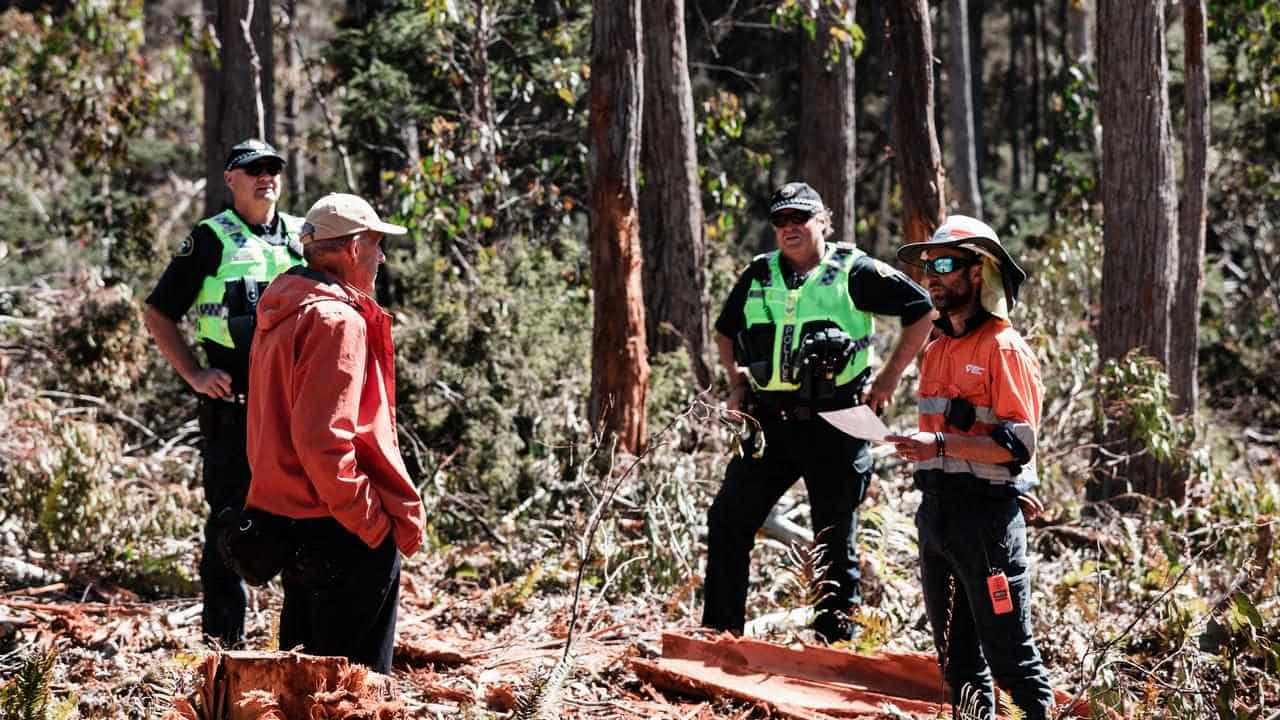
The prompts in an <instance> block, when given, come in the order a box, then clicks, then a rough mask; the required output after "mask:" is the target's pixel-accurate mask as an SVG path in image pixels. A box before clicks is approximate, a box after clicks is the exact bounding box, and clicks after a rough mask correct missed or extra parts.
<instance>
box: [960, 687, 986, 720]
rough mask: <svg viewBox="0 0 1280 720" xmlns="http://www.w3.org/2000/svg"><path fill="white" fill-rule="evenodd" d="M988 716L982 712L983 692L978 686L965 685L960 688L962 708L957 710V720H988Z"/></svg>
mask: <svg viewBox="0 0 1280 720" xmlns="http://www.w3.org/2000/svg"><path fill="white" fill-rule="evenodd" d="M986 718H987V714H986V713H984V712H983V711H982V691H981V690H980V689H978V688H977V687H976V686H974V685H972V684H970V683H965V684H964V687H962V688H960V707H958V708H956V720H986Z"/></svg>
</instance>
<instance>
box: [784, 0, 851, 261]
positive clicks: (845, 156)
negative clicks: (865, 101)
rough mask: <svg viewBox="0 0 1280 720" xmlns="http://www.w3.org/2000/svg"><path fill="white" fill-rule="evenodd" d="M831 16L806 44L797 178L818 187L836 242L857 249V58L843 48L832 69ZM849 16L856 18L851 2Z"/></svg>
mask: <svg viewBox="0 0 1280 720" xmlns="http://www.w3.org/2000/svg"><path fill="white" fill-rule="evenodd" d="M829 12H830V10H829V9H828V8H827V7H826V6H825V4H823V6H822V7H820V8H819V10H818V20H817V32H816V33H815V36H814V39H813V40H812V41H810V40H809V39H808V37H807V36H806V37H805V38H804V40H803V48H804V49H803V52H802V55H801V58H800V97H802V98H804V100H803V102H801V103H800V127H799V130H798V137H799V147H798V148H797V157H798V159H799V162H798V163H797V165H796V168H797V175H796V177H797V178H799V179H800V180H803V181H805V182H807V183H809V184H810V185H812V186H813V188H814V189H815V190H817V191H818V194H819V195H821V196H822V200H823V202H825V203H826V204H827V207H829V208H831V215H832V218H831V219H832V227H833V228H834V230H835V234H834V235H832V236H831V239H832V240H834V241H836V242H845V243H852V242H853V241H854V226H855V224H856V223H857V204H856V202H855V187H856V186H855V184H854V179H855V177H856V175H857V165H856V156H857V135H856V133H855V132H854V131H855V129H856V118H855V117H854V101H853V96H854V75H853V73H854V68H853V56H852V55H851V54H850V53H849V51H848V50H847V49H844V48H842V49H841V50H840V52H839V55H838V57H837V59H836V61H835V62H832V63H828V56H829V53H830V52H831V46H832V44H833V43H837V42H838V41H837V40H836V39H835V38H834V37H832V35H831V28H832V26H833V25H834V24H835V23H833V22H832V19H831V17H830V15H829V14H828V13H829ZM847 12H848V13H849V15H850V16H852V15H853V12H854V3H853V2H852V0H850V2H849V3H848V9H847Z"/></svg>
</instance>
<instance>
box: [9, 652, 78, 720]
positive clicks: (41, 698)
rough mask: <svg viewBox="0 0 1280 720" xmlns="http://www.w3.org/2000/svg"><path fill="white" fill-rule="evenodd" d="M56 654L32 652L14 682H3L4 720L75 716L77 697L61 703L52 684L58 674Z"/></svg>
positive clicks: (13, 679)
mask: <svg viewBox="0 0 1280 720" xmlns="http://www.w3.org/2000/svg"><path fill="white" fill-rule="evenodd" d="M56 659H57V655H56V654H55V653H54V652H53V651H52V650H50V651H48V652H45V653H36V652H34V651H33V652H31V653H29V654H28V655H27V656H26V657H25V658H24V659H23V661H22V664H21V666H20V667H19V668H18V670H17V672H15V673H14V676H13V678H12V679H11V680H6V681H3V682H0V720H65V719H66V718H70V717H73V715H74V713H75V709H76V701H75V698H74V697H69V698H66V699H63V700H61V701H57V700H56V699H55V698H54V696H53V691H52V689H51V685H52V683H53V675H54V661H55V660H56Z"/></svg>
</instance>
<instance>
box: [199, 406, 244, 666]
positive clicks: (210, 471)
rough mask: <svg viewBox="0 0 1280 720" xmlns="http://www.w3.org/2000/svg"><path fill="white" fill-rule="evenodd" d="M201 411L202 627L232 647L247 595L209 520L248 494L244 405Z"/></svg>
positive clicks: (241, 503) (239, 504) (238, 636)
mask: <svg viewBox="0 0 1280 720" xmlns="http://www.w3.org/2000/svg"><path fill="white" fill-rule="evenodd" d="M199 413H200V414H199V422H200V432H201V434H202V435H204V454H203V458H204V467H203V470H202V472H201V481H202V484H203V485H204V497H205V500H206V501H207V502H208V503H209V517H207V518H206V519H205V523H204V548H203V551H202V553H201V556H200V587H201V590H202V592H203V594H204V610H203V611H202V612H201V615H200V627H201V630H202V631H203V632H204V634H205V635H206V636H208V637H210V638H214V639H216V640H217V641H218V642H220V643H222V645H223V646H224V647H228V648H230V647H234V646H236V645H238V644H240V643H241V642H242V641H243V640H244V611H245V605H246V600H247V596H246V594H245V589H244V584H243V583H242V582H241V581H240V576H239V575H236V573H235V571H233V570H232V569H231V568H229V567H227V565H226V563H224V562H223V561H222V557H221V556H220V555H219V554H218V546H217V539H216V538H215V536H214V532H215V530H214V527H213V519H214V518H216V517H217V516H218V513H219V512H221V511H222V509H223V508H228V507H235V508H236V509H239V508H243V507H244V500H245V497H246V496H247V495H248V493H249V459H248V457H247V456H246V454H245V434H246V426H245V417H246V416H245V406H244V405H239V404H235V403H229V402H223V401H221V400H213V399H210V398H201V399H200V411H199Z"/></svg>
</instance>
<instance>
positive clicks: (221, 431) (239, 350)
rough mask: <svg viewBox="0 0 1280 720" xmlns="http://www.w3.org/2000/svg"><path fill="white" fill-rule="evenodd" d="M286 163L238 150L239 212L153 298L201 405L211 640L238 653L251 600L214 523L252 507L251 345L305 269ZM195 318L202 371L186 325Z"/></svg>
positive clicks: (149, 320)
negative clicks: (282, 280) (225, 558)
mask: <svg viewBox="0 0 1280 720" xmlns="http://www.w3.org/2000/svg"><path fill="white" fill-rule="evenodd" d="M284 165H285V161H284V157H283V156H281V155H280V153H278V152H276V149H275V148H273V147H271V146H270V145H268V144H267V143H265V142H262V141H261V140H245V141H244V142H242V143H240V144H238V145H236V146H235V147H233V148H231V152H230V153H229V154H228V155H227V162H226V171H225V172H224V173H223V175H222V177H223V179H224V181H225V182H226V183H227V188H228V189H230V191H231V196H232V202H233V204H232V207H230V208H227V209H226V210H224V211H222V212H220V213H218V214H217V215H214V216H213V217H209V218H205V219H204V220H201V221H200V222H199V223H198V224H197V225H196V227H195V228H194V229H193V230H192V231H191V234H190V235H188V236H187V237H186V239H185V240H183V241H182V244H181V245H180V246H179V247H178V249H177V251H176V252H175V253H174V255H173V258H172V259H171V260H170V261H169V265H168V267H166V268H165V271H164V274H163V275H161V276H160V280H159V282H158V283H157V284H156V287H155V289H154V290H152V291H151V294H150V295H149V296H148V297H147V308H146V311H145V320H146V324H147V329H148V330H149V331H150V332H151V336H152V337H153V338H154V339H155V342H156V345H157V346H158V347H159V348H160V352H161V353H162V354H163V355H164V357H165V359H166V360H168V361H169V364H170V365H172V366H173V369H174V370H176V371H177V372H178V374H179V375H181V376H182V379H183V380H185V381H186V382H187V384H188V385H190V386H191V388H192V389H193V390H195V391H196V393H197V397H198V398H199V400H200V413H199V419H200V431H201V433H202V434H203V435H204V441H205V442H204V453H203V459H204V468H203V475H202V481H203V485H204V492H205V499H206V500H207V501H208V503H209V510H210V514H209V518H208V520H206V523H205V544H204V552H203V556H202V557H201V560H200V582H201V586H202V588H203V591H204V612H203V614H202V616H201V627H202V629H203V631H204V634H205V635H206V636H208V637H211V638H214V639H216V640H217V641H218V642H220V643H221V644H222V645H224V646H227V647H231V646H234V645H236V644H238V643H240V642H241V641H242V640H243V638H244V611H245V601H246V598H245V591H244V587H243V586H242V585H241V583H240V578H239V577H237V576H236V574H235V573H234V572H232V571H231V569H230V568H228V567H226V565H225V564H224V563H223V562H222V560H221V558H220V557H219V556H218V552H217V547H216V545H215V542H214V537H213V533H214V529H213V523H212V521H213V518H214V517H216V516H217V514H218V512H219V511H220V510H222V509H223V508H227V507H235V508H237V509H238V508H240V507H243V505H244V499H245V493H246V492H247V491H248V488H249V464H248V460H247V459H246V457H245V400H246V396H247V393H248V390H249V387H248V379H249V341H250V340H251V338H252V337H253V322H254V320H253V318H254V309H255V306H256V304H257V299H258V297H259V295H260V294H261V293H262V290H263V288H265V287H266V285H267V283H269V282H270V281H271V280H272V278H274V277H275V276H276V275H279V274H280V273H282V272H284V271H285V270H288V269H289V268H291V267H293V266H295V265H299V264H301V263H302V246H301V244H300V242H299V239H298V234H299V230H300V229H301V226H302V219H301V218H298V217H294V216H292V215H286V214H284V213H282V212H278V211H277V210H276V201H277V200H278V199H279V197H280V173H281V172H282V171H283V170H284ZM193 307H194V309H195V324H196V327H195V335H196V339H197V340H199V342H200V344H201V345H202V346H203V347H204V351H205V358H206V359H207V364H205V365H202V364H201V363H200V361H199V360H198V359H197V358H196V355H195V353H194V352H193V351H192V348H191V347H190V346H189V345H188V344H187V342H186V340H185V339H184V338H183V335H182V332H181V330H180V329H179V327H178V323H179V322H180V321H181V320H182V317H183V316H184V315H186V314H187V313H188V311H190V310H191V309H192V308H193Z"/></svg>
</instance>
